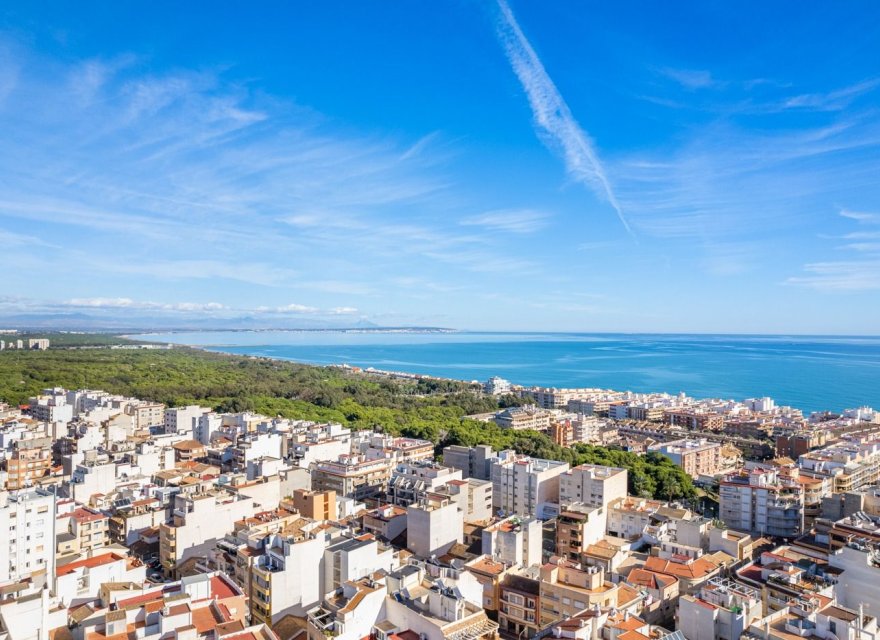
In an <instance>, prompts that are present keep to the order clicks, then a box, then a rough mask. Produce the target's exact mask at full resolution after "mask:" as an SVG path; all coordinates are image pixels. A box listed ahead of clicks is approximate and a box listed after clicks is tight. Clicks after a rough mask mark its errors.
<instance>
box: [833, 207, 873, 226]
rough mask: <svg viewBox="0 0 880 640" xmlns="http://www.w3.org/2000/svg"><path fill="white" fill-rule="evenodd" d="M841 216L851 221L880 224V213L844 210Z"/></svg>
mask: <svg viewBox="0 0 880 640" xmlns="http://www.w3.org/2000/svg"><path fill="white" fill-rule="evenodd" d="M840 215H841V216H842V217H844V218H849V219H850V220H857V221H858V222H867V223H872V224H873V223H880V213H867V212H864V211H850V210H848V209H842V210H841V211H840Z"/></svg>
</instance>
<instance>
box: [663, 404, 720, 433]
mask: <svg viewBox="0 0 880 640" xmlns="http://www.w3.org/2000/svg"><path fill="white" fill-rule="evenodd" d="M663 420H664V422H666V423H667V424H671V425H673V426H675V427H682V428H684V429H688V430H689V431H720V430H721V429H723V428H724V416H723V415H721V414H720V413H714V412H709V411H701V410H698V409H667V410H666V411H665V412H664V414H663Z"/></svg>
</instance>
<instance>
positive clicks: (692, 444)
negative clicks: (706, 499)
mask: <svg viewBox="0 0 880 640" xmlns="http://www.w3.org/2000/svg"><path fill="white" fill-rule="evenodd" d="M722 448H723V445H722V444H721V443H719V442H710V441H708V440H705V439H699V440H691V439H687V438H685V439H682V440H673V441H671V442H664V443H661V444H655V445H651V446H649V447H648V451H649V452H651V451H653V452H656V453H659V454H660V455H662V456H664V457H666V458H669V459H670V460H672V462H673V463H674V464H676V465H677V466H679V467H681V468H682V469H683V470H684V472H685V473H686V474H688V475H689V476H690V477H692V478H694V479H697V478H699V477H700V476H714V475H716V474H718V473H721V472H722V471H724V465H723V463H722V456H721V450H722Z"/></svg>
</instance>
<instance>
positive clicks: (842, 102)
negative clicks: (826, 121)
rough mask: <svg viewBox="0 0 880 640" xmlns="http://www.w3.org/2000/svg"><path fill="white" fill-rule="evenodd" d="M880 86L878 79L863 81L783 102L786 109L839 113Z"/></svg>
mask: <svg viewBox="0 0 880 640" xmlns="http://www.w3.org/2000/svg"><path fill="white" fill-rule="evenodd" d="M878 86H880V79H877V78H874V79H871V80H865V81H864V82H859V83H856V84H854V85H850V86H848V87H843V88H842V89H836V90H834V91H829V92H828V93H804V94H801V95H797V96H792V97H790V98H788V99H786V100H785V101H783V103H782V106H783V107H784V108H786V109H804V110H809V111H840V110H842V109H845V108H847V107H849V106H850V104H851V103H852V102H853V101H854V100H855V99H856V98H859V97H860V96H862V95H864V94H866V93H870V92H871V91H873V90H874V89H876V88H877V87H878Z"/></svg>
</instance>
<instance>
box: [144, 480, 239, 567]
mask: <svg viewBox="0 0 880 640" xmlns="http://www.w3.org/2000/svg"><path fill="white" fill-rule="evenodd" d="M255 511H256V507H255V504H254V501H253V500H252V499H251V498H246V497H237V496H232V495H230V494H228V493H226V492H224V491H206V492H203V493H196V494H193V495H188V494H177V495H176V496H174V506H173V510H172V519H171V522H170V523H163V524H162V525H160V527H159V558H160V560H161V561H162V566H163V567H164V568H165V570H166V571H168V572H172V571H174V568H175V567H176V566H177V564H178V563H179V562H180V561H182V560H186V559H187V558H192V557H195V556H204V555H206V554H207V553H208V552H209V551H211V549H213V548H214V546H215V545H216V543H217V540H219V539H221V538H222V537H223V536H225V535H227V534H229V533H231V532H232V530H233V525H234V524H235V522H236V521H237V520H241V519H242V518H245V517H248V516H250V515H252V514H253V513H254V512H255Z"/></svg>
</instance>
